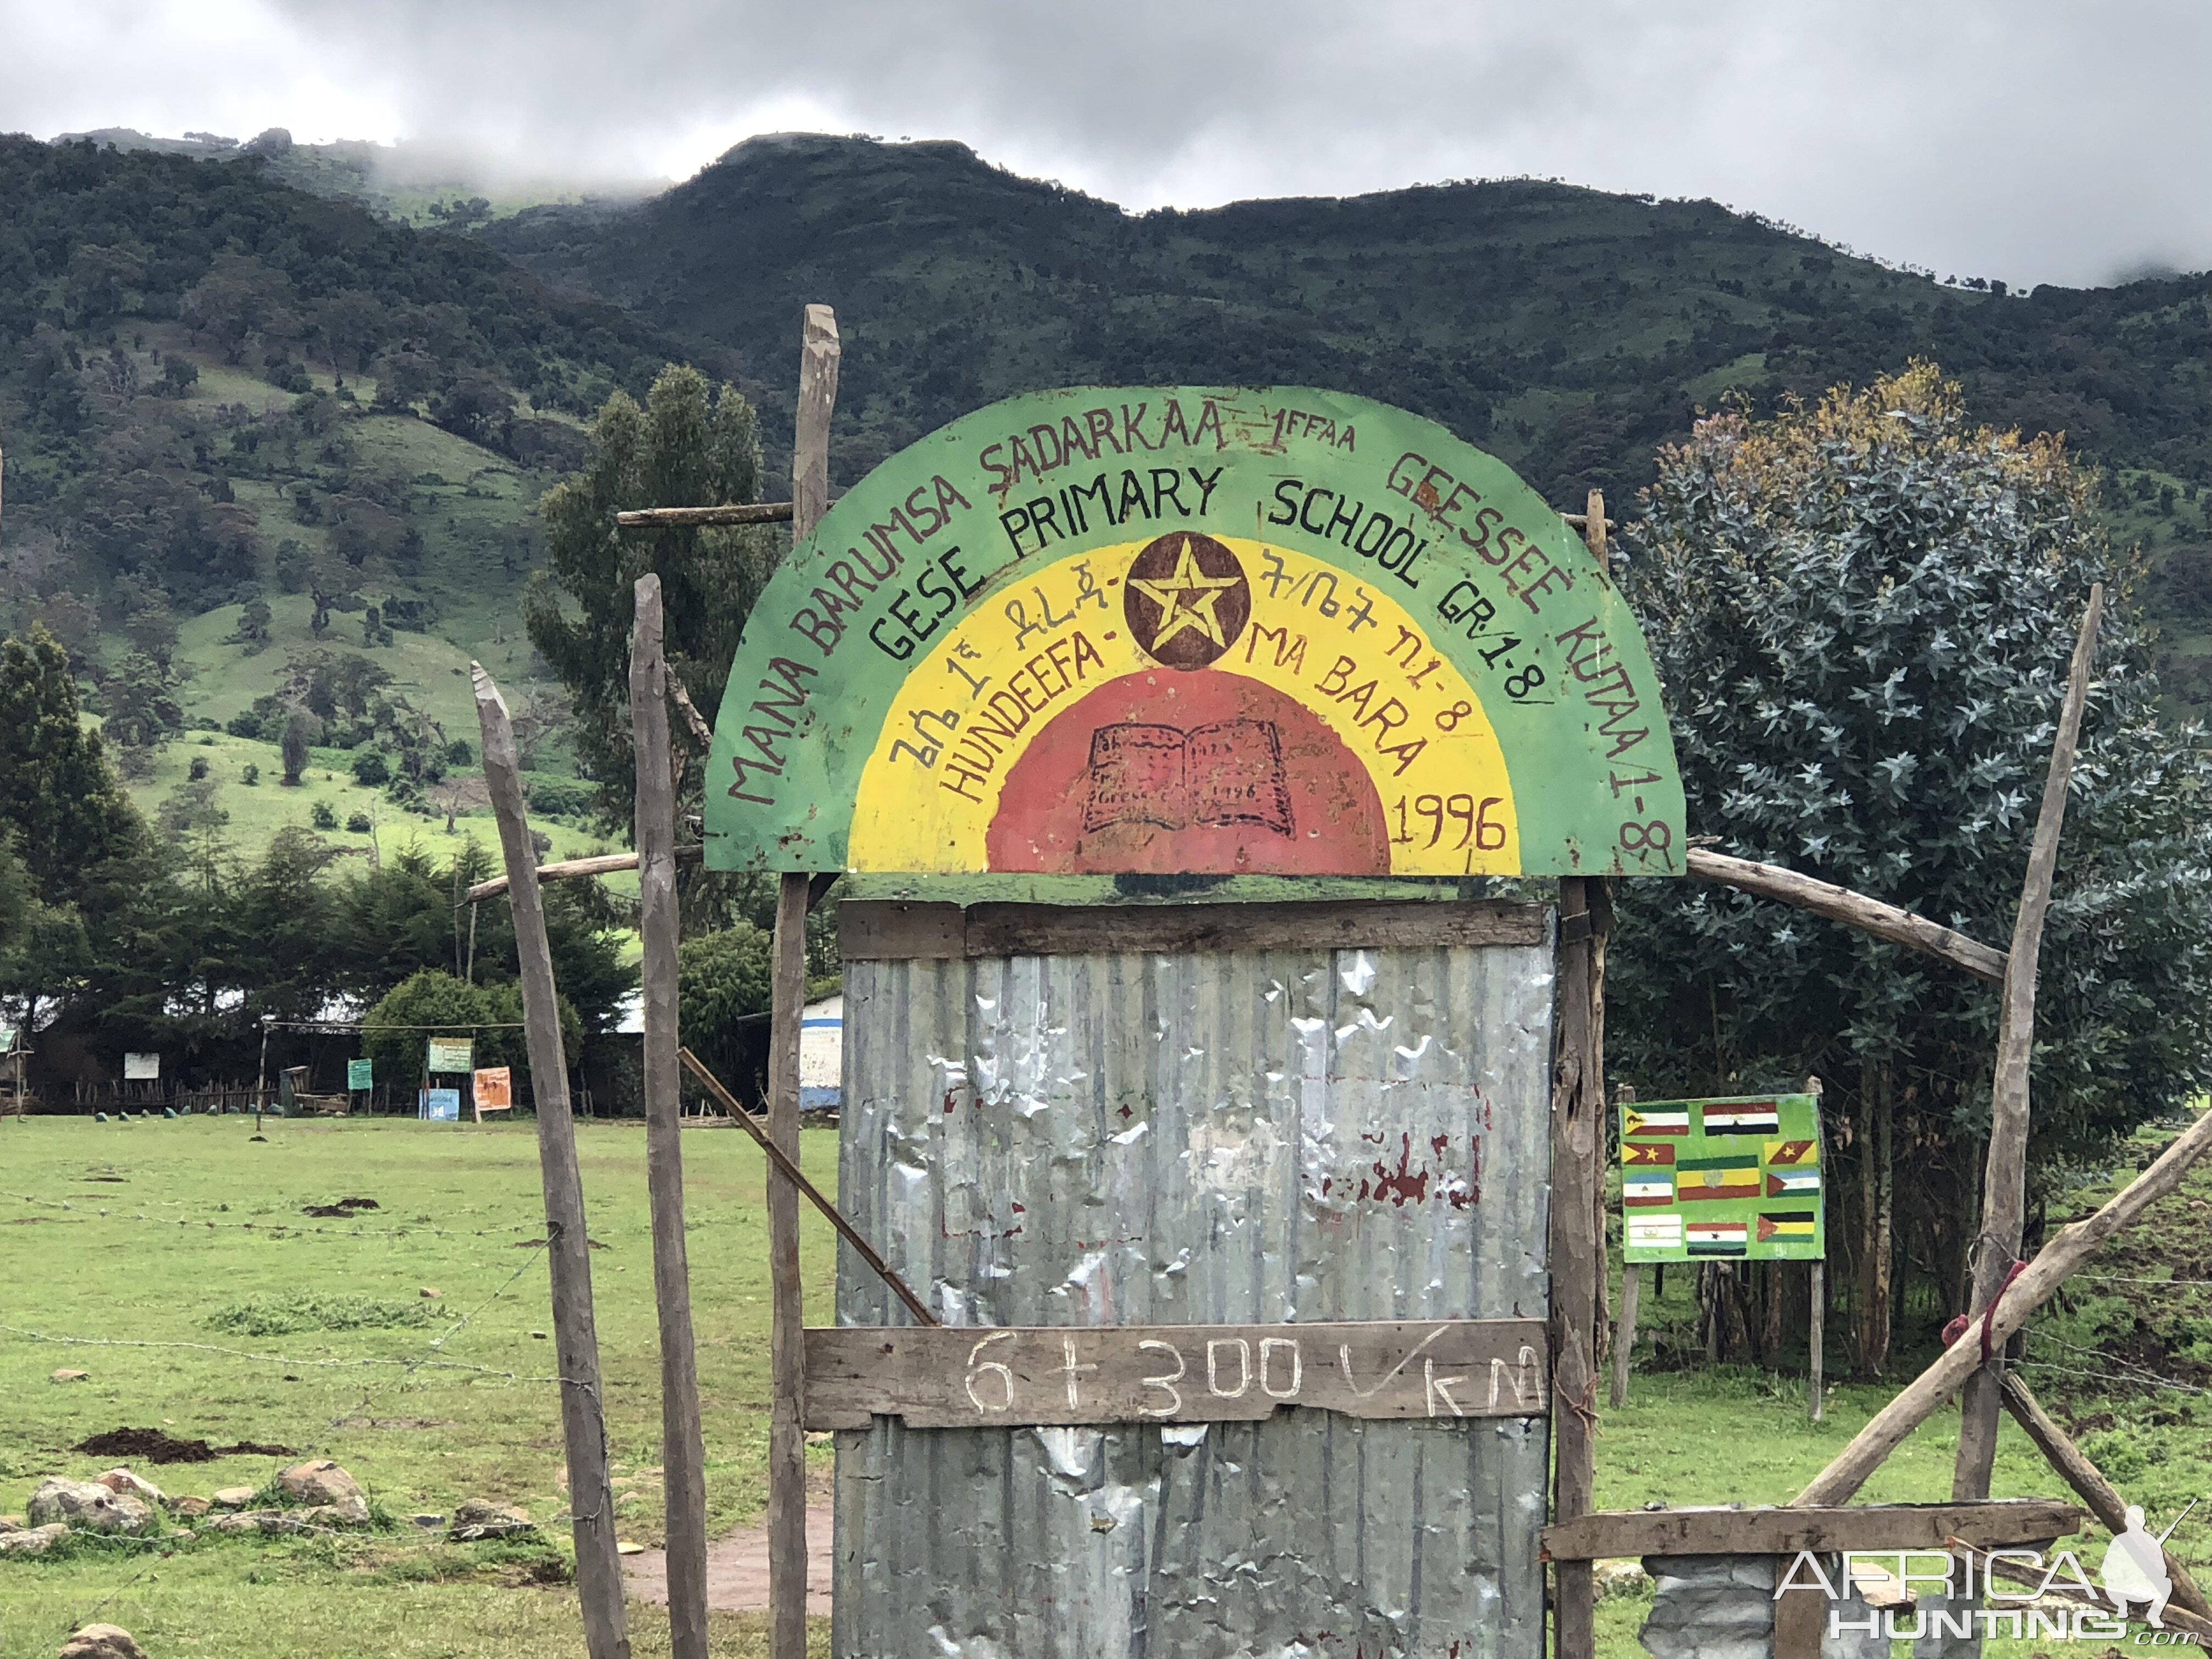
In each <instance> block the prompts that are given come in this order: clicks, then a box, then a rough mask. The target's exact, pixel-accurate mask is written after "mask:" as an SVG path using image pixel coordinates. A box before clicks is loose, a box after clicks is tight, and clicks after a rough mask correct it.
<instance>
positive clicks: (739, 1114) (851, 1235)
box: [683, 1048, 939, 1428]
mask: <svg viewBox="0 0 2212 1659" xmlns="http://www.w3.org/2000/svg"><path fill="white" fill-rule="evenodd" d="M683 1055H684V1066H685V1067H686V1068H687V1069H688V1070H689V1071H690V1073H691V1075H692V1076H693V1077H696V1078H697V1079H699V1081H700V1083H701V1084H702V1085H703V1086H704V1087H705V1089H706V1091H707V1092H708V1093H709V1094H711V1095H712V1096H714V1098H715V1099H716V1100H718V1101H720V1103H721V1105H722V1109H723V1110H724V1111H725V1112H726V1113H728V1114H729V1117H730V1121H731V1122H732V1123H734V1124H736V1125H737V1126H738V1127H739V1128H741V1129H743V1130H744V1132H745V1133H747V1134H749V1135H750V1136H751V1137H752V1138H753V1140H754V1142H755V1144H757V1146H759V1147H760V1149H761V1151H762V1152H765V1153H767V1154H768V1161H769V1163H771V1164H774V1165H775V1167H776V1169H777V1170H779V1171H780V1172H781V1174H782V1176H783V1178H784V1179H785V1180H786V1181H788V1182H791V1183H792V1184H793V1186H795V1187H797V1188H799V1191H800V1192H801V1193H803V1194H805V1196H806V1200H807V1201H808V1202H809V1203H811V1204H812V1205H813V1206H814V1207H815V1208H816V1209H817V1210H818V1211H820V1212H822V1216H823V1219H825V1220H826V1221H828V1222H829V1225H831V1226H833V1227H835V1228H836V1230H837V1231H838V1234H839V1236H840V1237H842V1238H843V1239H844V1241H845V1242H846V1243H848V1244H850V1245H851V1246H852V1247H853V1249H854V1252H855V1253H857V1254H858V1255H859V1256H860V1259H861V1260H862V1261H865V1262H866V1263H867V1264H868V1266H869V1267H872V1268H873V1269H874V1270H875V1273H876V1277H877V1278H878V1279H882V1280H883V1281H884V1284H885V1285H889V1286H890V1290H891V1293H892V1294H893V1295H894V1296H896V1297H898V1299H899V1300H900V1301H901V1302H903V1303H904V1304H906V1309H907V1311H908V1313H910V1314H912V1315H913V1316H914V1317H915V1323H917V1324H921V1325H935V1324H937V1323H939V1319H938V1317H937V1316H936V1315H935V1314H933V1313H932V1312H930V1310H928V1309H927V1307H925V1306H923V1305H922V1301H921V1297H918V1296H916V1295H915V1293H914V1291H912V1290H911V1289H910V1288H909V1287H908V1285H907V1282H906V1280H904V1279H902V1278H900V1277H899V1275H898V1273H897V1272H896V1269H894V1268H893V1267H892V1266H891V1264H890V1262H888V1261H884V1259H883V1257H882V1256H881V1255H878V1254H877V1252H876V1247H875V1246H874V1245H872V1244H871V1243H868V1241H867V1239H866V1237H864V1236H863V1235H862V1233H861V1232H860V1229H859V1228H857V1227H855V1226H854V1225H853V1224H852V1223H851V1222H849V1221H848V1220H846V1219H845V1212H843V1211H842V1210H840V1209H839V1208H838V1207H837V1206H836V1205H835V1204H832V1203H831V1202H830V1201H829V1200H828V1199H827V1198H825V1197H824V1196H823V1194H822V1189H821V1188H818V1187H817V1186H816V1185H815V1184H814V1183H813V1182H811V1181H809V1180H808V1179H807V1178H806V1172H805V1170H802V1169H800V1168H799V1165H798V1164H796V1163H794V1162H793V1160H792V1158H791V1157H790V1155H789V1154H788V1153H787V1152H785V1151H784V1150H783V1148H782V1147H781V1146H777V1145H776V1144H775V1142H774V1141H773V1140H770V1139H769V1138H768V1132H767V1131H766V1130H765V1129H763V1128H762V1127H761V1126H760V1125H759V1124H757V1123H756V1122H754V1121H753V1115H752V1114H751V1113H750V1112H749V1111H747V1110H746V1109H744V1107H743V1106H741V1105H739V1104H738V1097H736V1096H735V1095H733V1094H732V1093H731V1092H730V1091H729V1090H728V1089H726V1088H725V1087H724V1086H723V1085H722V1080H721V1079H720V1078H718V1077H716V1076H715V1075H714V1073H712V1072H710V1071H708V1069H707V1067H706V1065H705V1063H704V1062H703V1061H702V1060H700V1058H699V1056H698V1055H696V1054H693V1053H692V1052H691V1051H690V1049H689V1048H686V1049H684V1051H683ZM808 1426H810V1427H811V1426H812V1425H811V1424H810V1425H808ZM856 1426H859V1427H862V1428H865V1427H866V1426H867V1425H866V1424H860V1425H856Z"/></svg>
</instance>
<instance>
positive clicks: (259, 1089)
mask: <svg viewBox="0 0 2212 1659" xmlns="http://www.w3.org/2000/svg"><path fill="white" fill-rule="evenodd" d="M268 1098H269V1017H268V1016H267V1015H266V1014H264V1015H263V1016H262V1017H261V1076H260V1079H259V1080H258V1081H257V1082H256V1083H255V1084H254V1085H253V1133H256V1134H257V1135H258V1134H259V1133H261V1103H262V1102H264V1101H265V1100H267V1099H268Z"/></svg>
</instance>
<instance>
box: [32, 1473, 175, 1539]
mask: <svg viewBox="0 0 2212 1659" xmlns="http://www.w3.org/2000/svg"><path fill="white" fill-rule="evenodd" d="M26 1512H27V1514H28V1515H29V1516H30V1517H31V1523H32V1525H33V1526H43V1525H46V1524H49V1523H51V1522H56V1521H58V1522H62V1523H63V1524H64V1526H70V1527H78V1528H82V1529H83V1530H85V1531H87V1532H119V1533H141V1532H145V1531H147V1530H149V1528H152V1526H153V1524H154V1511H153V1510H152V1508H151V1507H150V1506H149V1504H147V1503H146V1501H145V1500H144V1499H143V1498H137V1497H134V1496H133V1495H131V1493H129V1492H111V1491H109V1490H108V1489H107V1488H106V1486H101V1485H100V1482H98V1481H97V1480H63V1479H62V1478H61V1477H60V1476H59V1475H54V1476H52V1477H50V1478H49V1479H47V1480H41V1481H40V1483H39V1489H38V1490H37V1491H36V1492H33V1493H32V1494H31V1502H30V1504H29V1506H28V1508H27V1511H26Z"/></svg>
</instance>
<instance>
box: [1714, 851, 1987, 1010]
mask: <svg viewBox="0 0 2212 1659" xmlns="http://www.w3.org/2000/svg"><path fill="white" fill-rule="evenodd" d="M1683 862H1684V864H1685V866H1686V868H1687V870H1688V872H1689V873H1690V875H1691V876H1692V878H1694V879H1696V880H1699V881H1709V882H1712V883H1714V884H1717V885H1719V886H1726V887H1741V889H1742V890H1744V891H1745V892H1747V893H1751V894H1753V895H1755V896H1758V897H1759V898H1769V899H1774V900H1777V901H1778V902H1781V903H1784V904H1792V905H1795V906H1796V908H1799V909H1800V910H1809V911H1811V912H1812V913H1813V914H1814V915H1816V916H1826V918H1827V919H1828V920H1829V921H1840V922H1842V923H1843V924H1844V926H1846V927H1856V928H1857V929H1859V930H1860V932H1862V933H1872V934H1873V935H1874V936H1875V938H1876V939H1887V940H1888V941H1889V942H1890V943H1891V944H1893V945H1904V946H1905V948H1906V949H1908V950H1912V951H1925V952H1926V953H1927V954H1928V955H1929V956H1931V957H1941V958H1942V960H1943V961H1945V962H1948V963H1950V964H1951V965H1952V966H1953V967H1954V968H1958V969H1964V970H1965V971H1966V972H1967V973H1969V974H1972V975H1973V976H1974V977H1975V978H1976V979H1982V980H1987V981H1989V982H1990V984H1992V985H2001V984H2002V983H2003V982H2004V976H2005V957H2004V952H2003V951H1992V950H1991V949H1990V947H1989V946H1988V945H1983V944H1980V943H1978V942H1977V941H1976V940H1973V939H1968V938H1967V937H1966V935H1965V934H1964V933H1954V932H1953V931H1952V930H1951V929H1950V928H1948V927H1944V926H1943V925H1942V923H1941V922H1936V921H1929V920H1928V918H1927V917H1925V916H1918V915H1913V913H1912V912H1911V911H1910V910H1900V909H1899V908H1897V907H1896V906H1895V905H1893V904H1884V903H1883V902H1881V900H1880V899H1870V898H1869V897H1867V896H1866V895H1865V894H1863V893H1854V892H1853V891H1851V890H1850V888H1848V887H1838V886H1837V885H1835V884H1833V883H1832V882H1826V881H1816V880H1814V878H1812V877H1810V876H1801V875H1799V874H1798V873H1797V872H1796V871H1794V870H1784V869H1783V868H1782V867H1781V866H1778V865H1773V864H1758V863H1754V862H1753V860H1750V859H1739V858H1730V857H1729V855H1728V854H1725V853H1716V852H1713V851H1712V850H1711V849H1710V848H1704V847H1692V848H1690V850H1689V851H1688V853H1687V854H1685V855H1684V860H1683Z"/></svg>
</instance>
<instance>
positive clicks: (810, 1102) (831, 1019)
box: [799, 996, 845, 1112]
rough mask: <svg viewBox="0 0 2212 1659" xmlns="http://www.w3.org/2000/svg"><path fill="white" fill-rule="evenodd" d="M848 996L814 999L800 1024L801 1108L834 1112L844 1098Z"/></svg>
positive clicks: (806, 1009)
mask: <svg viewBox="0 0 2212 1659" xmlns="http://www.w3.org/2000/svg"><path fill="white" fill-rule="evenodd" d="M844 1073H845V999H844V998H843V997H842V996H835V997H824V998H823V1000H821V1001H819V1002H810V1003H808V1004H807V1005H806V1007H805V1011H804V1012H802V1014H801V1015H800V1019H799V1110H800V1111H802V1112H834V1111H836V1109H838V1107H839V1106H840V1105H841V1104H842V1103H843V1100H844V1092H843V1090H844Z"/></svg>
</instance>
